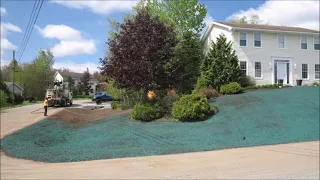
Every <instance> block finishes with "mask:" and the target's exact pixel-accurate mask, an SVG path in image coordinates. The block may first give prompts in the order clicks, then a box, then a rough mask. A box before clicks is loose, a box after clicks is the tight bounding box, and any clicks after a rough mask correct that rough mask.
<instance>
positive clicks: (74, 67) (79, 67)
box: [53, 61, 99, 73]
mask: <svg viewBox="0 0 320 180" xmlns="http://www.w3.org/2000/svg"><path fill="white" fill-rule="evenodd" d="M98 67H99V65H98V64H95V63H91V62H86V63H76V62H74V61H67V62H55V63H54V65H53V68H55V69H60V68H67V69H70V70H71V71H73V72H77V73H83V72H84V71H86V70H87V68H89V71H90V73H94V72H95V71H99V69H98Z"/></svg>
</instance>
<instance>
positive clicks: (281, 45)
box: [278, 34, 286, 49]
mask: <svg viewBox="0 0 320 180" xmlns="http://www.w3.org/2000/svg"><path fill="white" fill-rule="evenodd" d="M285 43H286V42H285V36H284V35H283V34H279V35H278V48H279V49H284V48H285V47H286V44H285Z"/></svg>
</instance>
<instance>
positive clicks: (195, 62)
mask: <svg viewBox="0 0 320 180" xmlns="http://www.w3.org/2000/svg"><path fill="white" fill-rule="evenodd" d="M146 9H147V11H148V12H149V13H150V14H152V15H153V16H159V17H160V20H161V21H163V22H165V23H166V24H168V25H170V26H173V27H174V31H175V33H176V35H177V38H178V40H179V42H178V44H177V45H176V47H175V50H174V54H173V56H172V57H171V58H170V59H169V60H168V61H167V64H166V71H168V72H170V76H169V80H170V84H171V85H172V87H174V88H175V89H176V90H177V91H179V92H181V93H190V92H191V91H192V89H193V86H194V84H195V83H196V82H197V77H198V76H199V75H200V64H201V61H202V59H203V53H202V49H201V43H200V32H201V31H202V29H203V28H204V27H205V24H204V21H203V19H204V18H205V17H206V14H207V9H206V7H205V6H204V4H202V3H199V2H198V0H188V1H185V0H161V1H160V0H148V1H147V5H146Z"/></svg>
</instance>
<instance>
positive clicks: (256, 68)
mask: <svg viewBox="0 0 320 180" xmlns="http://www.w3.org/2000/svg"><path fill="white" fill-rule="evenodd" d="M261 69H262V68H261V62H254V77H256V78H261V77H262V72H261Z"/></svg>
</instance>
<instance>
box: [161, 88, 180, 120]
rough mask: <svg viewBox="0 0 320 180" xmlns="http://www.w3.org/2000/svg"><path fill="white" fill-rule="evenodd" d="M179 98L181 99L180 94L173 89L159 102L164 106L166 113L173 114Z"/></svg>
mask: <svg viewBox="0 0 320 180" xmlns="http://www.w3.org/2000/svg"><path fill="white" fill-rule="evenodd" d="M177 100H179V95H178V94H176V93H175V92H174V91H171V92H170V94H168V95H166V96H165V97H164V98H162V99H161V100H160V101H159V102H160V104H161V105H162V106H163V107H164V110H165V111H166V113H167V114H171V110H172V107H173V103H175V102H176V101H177Z"/></svg>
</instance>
